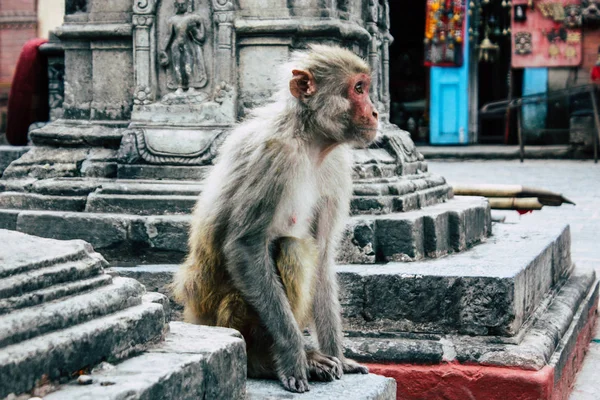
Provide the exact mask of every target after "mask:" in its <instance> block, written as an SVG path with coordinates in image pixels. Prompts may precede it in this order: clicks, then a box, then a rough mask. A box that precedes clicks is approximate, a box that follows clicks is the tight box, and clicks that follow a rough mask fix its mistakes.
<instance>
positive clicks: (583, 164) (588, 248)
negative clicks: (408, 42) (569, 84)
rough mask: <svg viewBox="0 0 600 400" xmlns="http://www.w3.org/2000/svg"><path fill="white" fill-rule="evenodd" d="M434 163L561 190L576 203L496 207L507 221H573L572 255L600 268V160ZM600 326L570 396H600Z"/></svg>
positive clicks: (455, 171) (454, 173)
mask: <svg viewBox="0 0 600 400" xmlns="http://www.w3.org/2000/svg"><path fill="white" fill-rule="evenodd" d="M429 169H430V170H431V171H432V172H434V173H438V174H441V175H443V176H445V177H446V179H447V180H448V182H449V183H450V184H452V183H499V184H521V185H525V186H534V187H541V188H545V189H548V190H552V191H555V192H559V193H562V194H563V195H565V196H566V197H567V198H569V199H571V200H572V201H574V202H575V203H576V204H577V205H576V206H568V205H564V206H562V207H545V208H544V209H543V210H541V211H535V212H533V213H532V214H526V215H523V216H519V215H518V214H517V213H516V212H515V211H494V212H493V213H494V214H500V215H505V216H506V222H509V223H520V224H535V223H537V222H539V221H547V220H554V221H557V222H566V223H569V224H570V225H571V234H572V240H573V243H572V251H573V259H574V261H575V262H576V263H577V265H578V266H580V267H586V268H593V269H595V270H596V274H597V276H598V275H599V274H600V246H599V245H598V238H599V237H600V164H598V165H596V164H594V163H593V162H591V161H590V162H588V161H563V160H543V161H542V160H526V161H525V162H524V163H522V164H521V163H520V162H519V161H430V162H429ZM599 369H600V326H598V327H597V328H596V333H595V335H594V339H592V342H591V344H590V350H589V353H588V355H587V357H586V360H585V362H584V365H583V369H582V371H581V372H580V373H579V376H578V379H577V382H576V384H575V388H574V390H573V393H572V395H571V398H570V400H592V399H598V398H600V394H599V393H600V380H598V373H597V371H598V370H599Z"/></svg>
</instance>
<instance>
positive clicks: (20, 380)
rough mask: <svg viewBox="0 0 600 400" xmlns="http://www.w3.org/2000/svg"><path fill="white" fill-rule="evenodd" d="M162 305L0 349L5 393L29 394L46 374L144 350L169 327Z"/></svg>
mask: <svg viewBox="0 0 600 400" xmlns="http://www.w3.org/2000/svg"><path fill="white" fill-rule="evenodd" d="M165 327H166V325H165V311H164V309H163V306H162V305H161V304H155V303H150V302H147V301H143V302H142V304H140V305H138V306H135V307H131V308H128V309H126V310H123V311H119V312H117V313H115V314H112V315H108V316H105V317H102V318H98V319H94V320H91V321H88V322H85V323H82V324H80V325H75V326H72V327H70V328H67V329H63V330H60V331H55V332H52V333H48V334H45V335H42V336H39V337H36V338H34V339H30V340H26V341H23V342H20V343H17V344H14V345H10V346H7V347H4V348H0V382H2V385H0V398H4V397H6V396H8V395H9V394H10V393H15V394H19V393H24V392H26V391H29V390H31V389H32V388H34V387H35V385H36V383H37V382H39V381H40V380H41V379H42V377H44V379H50V380H57V379H58V378H60V377H65V376H71V374H73V373H75V372H76V371H79V370H81V369H83V368H87V367H89V366H92V365H96V364H98V363H99V362H101V361H108V362H115V361H116V360H121V359H124V358H126V357H128V356H130V355H132V354H134V353H139V352H140V351H143V350H145V349H146V348H148V347H149V345H150V344H151V343H154V342H156V341H158V340H160V339H161V338H162V337H163V335H164V332H165Z"/></svg>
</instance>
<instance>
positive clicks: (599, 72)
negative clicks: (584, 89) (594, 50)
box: [591, 65, 600, 82]
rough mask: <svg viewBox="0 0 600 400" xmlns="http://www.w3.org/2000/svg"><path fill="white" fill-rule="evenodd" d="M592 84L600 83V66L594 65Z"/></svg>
mask: <svg viewBox="0 0 600 400" xmlns="http://www.w3.org/2000/svg"><path fill="white" fill-rule="evenodd" d="M591 78H592V82H600V65H594V67H593V68H592V74H591Z"/></svg>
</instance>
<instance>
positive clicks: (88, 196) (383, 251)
mask: <svg viewBox="0 0 600 400" xmlns="http://www.w3.org/2000/svg"><path fill="white" fill-rule="evenodd" d="M2 190H4V191H3V192H2ZM198 190H201V185H198V184H197V183H193V182H178V183H173V182H158V181H154V182H138V181H114V180H96V181H84V180H77V179H75V180H71V179H59V180H41V181H38V180H26V181H0V229H11V230H17V231H20V232H24V233H28V234H32V235H37V236H43V237H48V238H53V239H60V240H69V239H83V240H85V241H87V242H89V243H91V244H92V245H93V246H94V248H95V249H97V250H98V251H101V252H102V254H103V255H104V256H105V257H106V258H107V259H108V260H110V261H134V262H140V261H142V262H149V263H164V262H166V263H178V262H180V261H181V260H182V258H183V257H184V255H185V252H186V251H187V232H188V229H189V221H190V216H189V215H188V213H189V212H190V210H191V208H192V206H193V204H194V202H195V199H196V196H195V195H194V193H196V192H197V191H198ZM115 192H116V193H115ZM123 192H127V194H123ZM167 193H168V194H167ZM375 198H381V197H374V199H375ZM149 214H150V215H149ZM490 232H491V218H490V210H489V205H488V204H487V201H486V200H485V199H483V198H476V197H462V198H458V197H457V198H455V199H451V200H448V201H446V202H444V203H440V204H436V205H432V206H429V207H426V208H424V209H421V210H415V211H412V212H411V213H404V212H394V213H388V214H381V215H355V216H353V217H351V218H349V219H348V222H347V226H346V231H345V234H344V237H343V239H342V248H341V251H340V259H339V261H340V262H342V263H375V262H387V261H409V260H419V259H423V258H431V257H441V256H443V255H446V254H450V253H455V252H460V251H462V250H465V249H466V248H468V247H470V246H472V245H474V244H477V243H480V242H482V241H485V240H486V238H487V237H488V236H489V234H490ZM146 260H147V261H146Z"/></svg>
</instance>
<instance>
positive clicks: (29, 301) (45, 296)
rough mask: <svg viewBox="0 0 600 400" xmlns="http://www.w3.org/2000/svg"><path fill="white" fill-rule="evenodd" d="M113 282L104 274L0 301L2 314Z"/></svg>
mask: <svg viewBox="0 0 600 400" xmlns="http://www.w3.org/2000/svg"><path fill="white" fill-rule="evenodd" d="M111 282H112V277H111V276H110V275H104V274H103V275H98V276H95V277H93V278H90V279H83V280H79V281H75V282H68V283H61V284H57V285H53V286H51V287H49V288H45V289H40V290H34V291H32V292H29V293H25V294H22V295H19V296H14V297H8V298H6V299H0V314H6V313H7V312H10V311H14V310H18V309H21V308H25V307H32V306H35V305H38V304H41V303H44V302H48V301H52V300H56V299H60V298H61V297H66V296H71V295H74V294H77V293H82V292H86V291H89V290H92V289H95V288H97V287H100V286H104V285H108V284H110V283H111Z"/></svg>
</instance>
